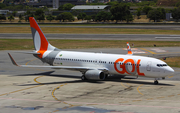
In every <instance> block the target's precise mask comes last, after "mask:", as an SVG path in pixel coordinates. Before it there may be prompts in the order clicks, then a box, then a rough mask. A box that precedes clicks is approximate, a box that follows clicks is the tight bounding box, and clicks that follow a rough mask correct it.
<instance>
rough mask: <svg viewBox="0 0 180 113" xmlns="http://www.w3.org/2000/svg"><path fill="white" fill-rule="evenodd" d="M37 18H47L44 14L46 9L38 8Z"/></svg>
mask: <svg viewBox="0 0 180 113" xmlns="http://www.w3.org/2000/svg"><path fill="white" fill-rule="evenodd" d="M35 18H36V20H39V22H40V21H41V20H45V15H44V11H43V9H37V10H36V12H35Z"/></svg>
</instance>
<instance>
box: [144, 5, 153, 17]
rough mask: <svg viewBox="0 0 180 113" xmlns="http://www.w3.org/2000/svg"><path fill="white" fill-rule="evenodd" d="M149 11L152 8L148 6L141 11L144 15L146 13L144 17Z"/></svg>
mask: <svg viewBox="0 0 180 113" xmlns="http://www.w3.org/2000/svg"><path fill="white" fill-rule="evenodd" d="M150 10H152V7H149V6H144V7H143V9H142V11H143V12H144V13H146V15H147V14H148V13H149V11H150Z"/></svg>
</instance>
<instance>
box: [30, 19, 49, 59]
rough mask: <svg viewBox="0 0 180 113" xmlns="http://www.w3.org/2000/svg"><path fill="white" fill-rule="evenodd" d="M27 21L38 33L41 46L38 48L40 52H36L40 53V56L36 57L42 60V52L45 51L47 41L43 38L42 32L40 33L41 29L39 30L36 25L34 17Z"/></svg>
mask: <svg viewBox="0 0 180 113" xmlns="http://www.w3.org/2000/svg"><path fill="white" fill-rule="evenodd" d="M29 21H30V26H31V27H33V28H34V29H36V30H37V31H38V33H39V36H40V38H41V46H40V50H39V51H38V53H40V55H38V57H39V58H42V56H43V54H44V52H46V51H47V48H48V41H47V40H46V38H45V36H44V34H43V32H42V31H41V29H40V28H39V26H38V24H37V23H36V21H35V19H34V17H29Z"/></svg>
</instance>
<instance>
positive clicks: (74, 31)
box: [0, 27, 180, 35]
mask: <svg viewBox="0 0 180 113" xmlns="http://www.w3.org/2000/svg"><path fill="white" fill-rule="evenodd" d="M41 29H42V31H43V32H44V33H72V34H177V35H178V34H180V32H179V31H178V30H159V29H124V28H123V29H122V28H78V27H73V28H72V27H63V28H61V27H42V28H41ZM0 33H31V29H30V27H0Z"/></svg>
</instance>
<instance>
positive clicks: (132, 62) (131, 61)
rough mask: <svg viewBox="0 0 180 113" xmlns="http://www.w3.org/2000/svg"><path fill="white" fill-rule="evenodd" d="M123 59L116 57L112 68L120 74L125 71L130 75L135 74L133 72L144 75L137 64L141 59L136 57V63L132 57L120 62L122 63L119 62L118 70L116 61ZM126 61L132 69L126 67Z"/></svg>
mask: <svg viewBox="0 0 180 113" xmlns="http://www.w3.org/2000/svg"><path fill="white" fill-rule="evenodd" d="M123 61H124V59H123V58H119V59H117V60H116V61H115V63H114V69H115V70H116V71H117V72H118V73H120V74H124V73H127V74H130V75H135V74H136V73H137V74H138V75H141V76H145V74H144V73H141V72H140V71H139V64H140V61H141V60H140V59H138V61H137V63H136V64H135V60H133V59H127V60H125V61H124V63H122V64H121V63H120V68H121V69H122V71H120V70H118V68H117V64H118V62H123ZM128 62H130V63H131V66H132V70H131V71H130V70H129V69H128V65H127V63H128Z"/></svg>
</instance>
